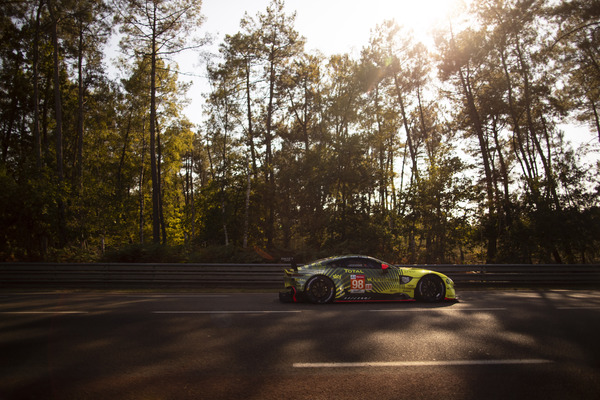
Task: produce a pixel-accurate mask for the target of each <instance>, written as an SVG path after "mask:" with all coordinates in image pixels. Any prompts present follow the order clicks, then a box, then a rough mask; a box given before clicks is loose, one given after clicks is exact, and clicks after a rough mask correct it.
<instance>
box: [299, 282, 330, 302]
mask: <svg viewBox="0 0 600 400" xmlns="http://www.w3.org/2000/svg"><path fill="white" fill-rule="evenodd" d="M304 292H305V294H306V298H307V299H308V300H309V301H310V302H311V303H315V304H325V303H329V302H331V301H333V296H334V294H335V286H334V284H333V282H332V281H331V279H329V278H328V277H326V276H321V275H319V276H315V277H314V278H311V280H309V281H308V283H307V284H306V289H305V291H304Z"/></svg>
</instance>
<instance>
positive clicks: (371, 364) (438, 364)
mask: <svg viewBox="0 0 600 400" xmlns="http://www.w3.org/2000/svg"><path fill="white" fill-rule="evenodd" d="M552 362H553V361H551V360H544V359H537V358H533V359H514V360H510V359H509V360H448V361H381V362H377V361H373V362H330V363H294V364H293V367H294V368H365V367H448V366H461V365H514V364H548V363H552Z"/></svg>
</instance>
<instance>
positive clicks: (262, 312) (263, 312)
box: [152, 310, 302, 314]
mask: <svg viewBox="0 0 600 400" xmlns="http://www.w3.org/2000/svg"><path fill="white" fill-rule="evenodd" d="M301 312H302V311H301V310H292V311H265V310H262V311H261V310H256V311H252V310H247V311H235V310H233V311H152V313H153V314H296V313H301Z"/></svg>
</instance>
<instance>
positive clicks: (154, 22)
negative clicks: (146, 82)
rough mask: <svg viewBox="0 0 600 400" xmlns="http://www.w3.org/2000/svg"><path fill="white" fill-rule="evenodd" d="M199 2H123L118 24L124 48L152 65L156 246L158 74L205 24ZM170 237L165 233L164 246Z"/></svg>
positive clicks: (157, 231)
mask: <svg viewBox="0 0 600 400" xmlns="http://www.w3.org/2000/svg"><path fill="white" fill-rule="evenodd" d="M201 4H202V2H201V1H198V0H122V1H121V2H120V6H119V7H120V8H119V18H118V21H119V22H120V23H121V24H122V25H121V32H122V33H124V34H125V36H124V37H123V39H122V41H121V46H122V48H123V49H124V51H126V52H131V53H133V54H134V55H136V56H139V57H140V58H147V59H149V64H150V119H149V129H150V143H149V146H150V166H151V179H152V227H153V228H152V237H153V241H154V243H159V242H160V241H161V239H160V238H161V223H160V221H161V219H162V218H163V216H162V215H161V201H162V200H161V190H160V175H159V165H158V160H157V125H156V124H157V111H156V109H157V99H156V92H157V87H156V80H157V78H156V74H157V68H158V62H159V60H161V59H162V58H166V57H168V56H171V55H173V54H176V53H179V52H181V51H184V50H186V49H189V48H192V47H197V46H198V45H199V43H193V44H192V45H191V46H188V44H187V41H188V34H189V33H190V32H191V31H192V30H193V29H195V28H197V27H198V26H199V25H200V23H201V21H202V18H201V15H200V6H201ZM165 241H166V237H165V235H164V231H163V243H164V242H165Z"/></svg>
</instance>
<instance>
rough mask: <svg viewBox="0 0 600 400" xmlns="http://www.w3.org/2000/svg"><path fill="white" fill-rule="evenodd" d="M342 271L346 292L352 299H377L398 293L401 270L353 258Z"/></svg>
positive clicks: (368, 259)
mask: <svg viewBox="0 0 600 400" xmlns="http://www.w3.org/2000/svg"><path fill="white" fill-rule="evenodd" d="M342 270H343V271H344V275H345V276H344V279H343V280H344V283H345V285H344V286H345V292H346V294H347V295H348V296H349V297H351V298H357V299H376V298H381V297H382V295H383V296H385V295H388V294H393V293H397V292H398V289H399V279H400V278H399V274H400V272H399V270H398V269H397V268H395V267H392V266H388V265H387V264H384V263H382V262H380V261H377V260H375V259H372V258H364V257H351V258H348V259H346V260H345V262H344V266H343V268H342Z"/></svg>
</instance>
